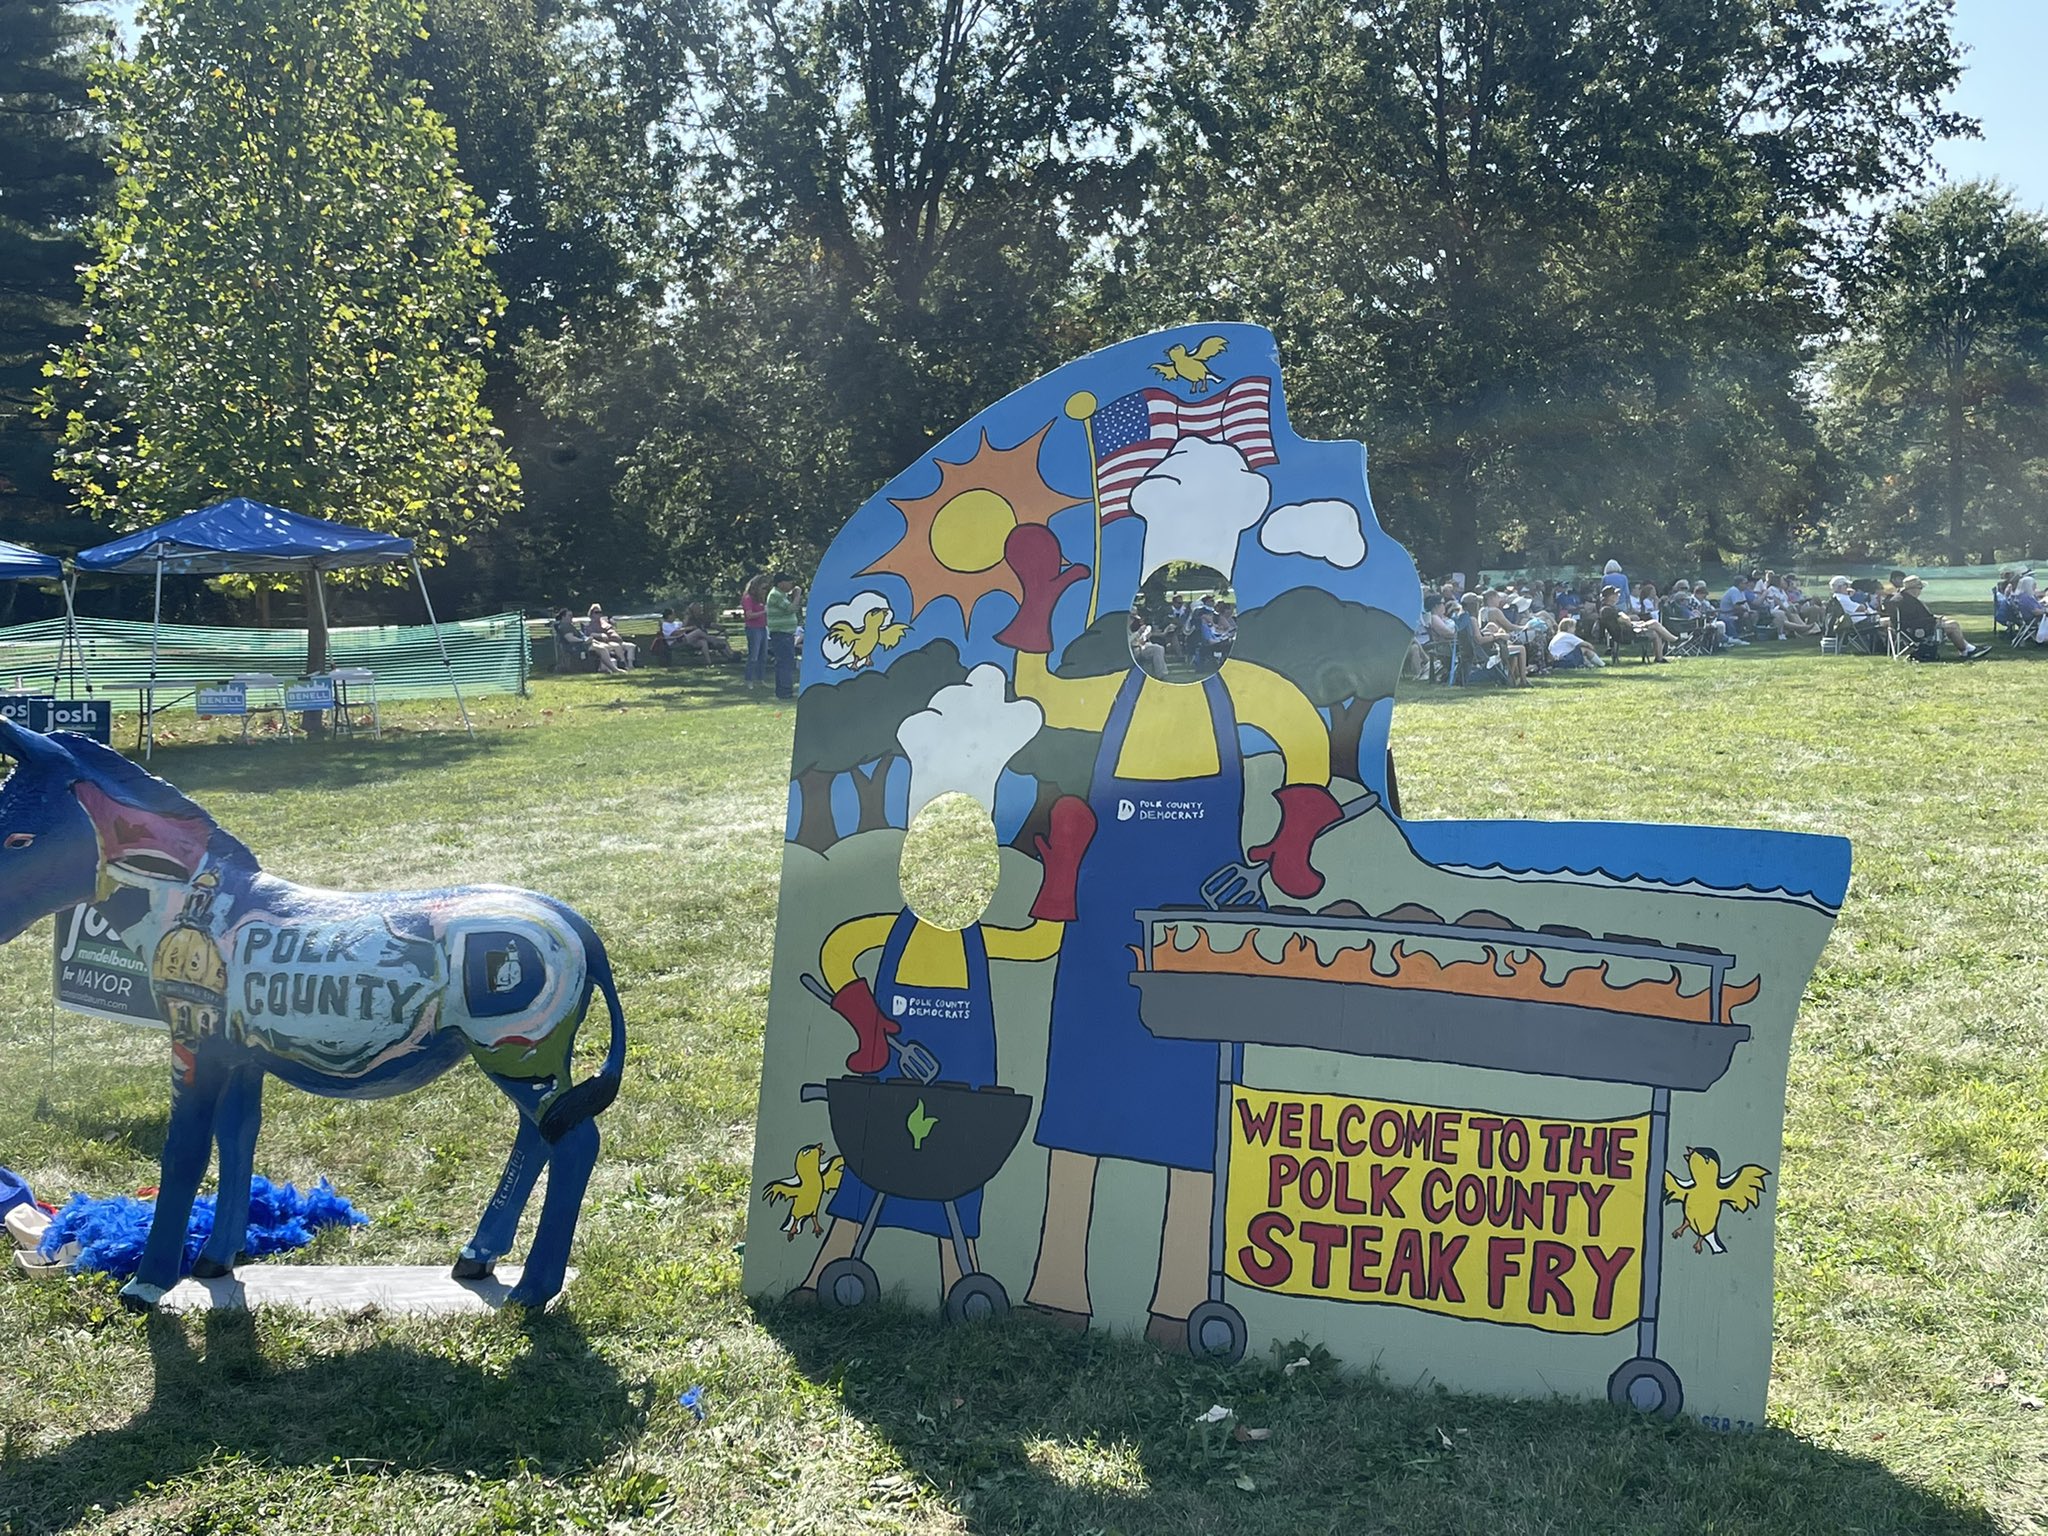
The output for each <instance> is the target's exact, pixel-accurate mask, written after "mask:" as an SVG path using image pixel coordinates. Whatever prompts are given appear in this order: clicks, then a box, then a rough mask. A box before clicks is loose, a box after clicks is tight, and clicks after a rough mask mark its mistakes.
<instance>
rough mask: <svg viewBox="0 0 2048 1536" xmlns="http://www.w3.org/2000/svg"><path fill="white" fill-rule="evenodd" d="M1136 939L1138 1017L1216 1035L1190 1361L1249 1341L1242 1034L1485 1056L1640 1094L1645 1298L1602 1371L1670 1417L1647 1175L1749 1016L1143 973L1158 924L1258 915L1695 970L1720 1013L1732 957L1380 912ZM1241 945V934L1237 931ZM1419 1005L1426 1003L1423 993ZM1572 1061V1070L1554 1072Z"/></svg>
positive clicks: (1656, 1231) (1295, 926) (1659, 1257)
mask: <svg viewBox="0 0 2048 1536" xmlns="http://www.w3.org/2000/svg"><path fill="white" fill-rule="evenodd" d="M1134 916H1135V917H1136V919H1137V921H1138V923H1139V924H1140V926H1141V928H1142V930H1143V935H1144V946H1143V956H1144V959H1143V969H1141V970H1137V971H1133V972H1132V973H1131V984H1132V985H1133V986H1135V987H1137V988H1138V992H1139V1003H1138V1009H1139V1017H1140V1019H1141V1020H1142V1022H1143V1023H1144V1025H1145V1028H1146V1029H1148V1030H1149V1031H1151V1032H1152V1033H1153V1034H1154V1035H1157V1036H1159V1037H1160V1038H1161V1039H1173V1040H1204V1041H1214V1042H1216V1046H1217V1066H1216V1174H1215V1205H1214V1207H1213V1209H1212V1211H1211V1213H1210V1228H1209V1230H1210V1249H1209V1299H1208V1300H1206V1301H1204V1302H1202V1303H1201V1304H1200V1305H1199V1306H1197V1307H1196V1308H1195V1309H1194V1311H1193V1312H1192V1313H1190V1314H1189V1317H1188V1348H1189V1349H1190V1350H1191V1351H1192V1352H1193V1353H1194V1355H1195V1356H1196V1357H1197V1358H1198V1359H1212V1360H1217V1361H1220V1362H1222V1363H1224V1364H1231V1363H1234V1362H1236V1361H1237V1360H1239V1359H1242V1358H1243V1356H1244V1352H1245V1343H1246V1330H1245V1322H1244V1316H1243V1314H1242V1313H1240V1312H1239V1311H1238V1310H1237V1308H1236V1307H1234V1306H1232V1305H1231V1304H1230V1303H1229V1301H1227V1300H1226V1299H1225V1287H1226V1285H1227V1284H1228V1283H1229V1281H1228V1277H1227V1275H1226V1274H1225V1272H1224V1262H1225V1257H1226V1254H1225V1247H1226V1241H1227V1240H1226V1236H1225V1227H1224V1215H1225V1202H1226V1198H1227V1192H1228V1188H1229V1182H1230V1180H1229V1175H1230V1141H1231V1137H1230V1112H1231V1101H1232V1097H1233V1090H1234V1089H1235V1088H1236V1087H1237V1086H1238V1084H1239V1083H1240V1082H1241V1081H1242V1079H1243V1075H1244V1048H1245V1046H1246V1045H1274V1046H1293V1047H1304V1048H1308V1049H1312V1050H1325V1051H1342V1052H1344V1053H1346V1054H1348V1055H1353V1056H1378V1057H1387V1058H1393V1059H1399V1060H1407V1061H1429V1062H1441V1063H1444V1064H1446V1065H1450V1066H1467V1067H1485V1068H1491V1069H1493V1070H1496V1071H1507V1072H1515V1073H1522V1074H1528V1075H1535V1076H1546V1077H1562V1076H1569V1077H1574V1078H1580V1079H1589V1080H1592V1081H1598V1082H1611V1083H1627V1084H1631V1085H1635V1086H1642V1087H1647V1088H1649V1090H1650V1144H1649V1147H1648V1149H1647V1152H1646V1157H1645V1161H1644V1170H1645V1175H1644V1176H1645V1178H1646V1179H1647V1180H1650V1181H1652V1182H1651V1183H1650V1185H1649V1187H1648V1189H1647V1190H1646V1192H1645V1198H1644V1213H1643V1269H1642V1280H1643V1294H1642V1307H1641V1312H1640V1314H1639V1317H1638V1320H1637V1322H1636V1327H1635V1354H1634V1355H1633V1356H1631V1357H1630V1358H1629V1359H1627V1360H1624V1361H1623V1362H1622V1363H1621V1364H1620V1365H1619V1366H1617V1367H1616V1368H1615V1370H1614V1373H1613V1374H1612V1375H1611V1376H1609V1377H1608V1378H1607V1396H1608V1398H1609V1400H1611V1401H1613V1402H1615V1403H1620V1404H1625V1405H1627V1406H1629V1407H1633V1408H1635V1409H1637V1410H1639V1411H1640V1412H1642V1413H1645V1414H1648V1415H1651V1416H1653V1417H1656V1418H1664V1419H1670V1418H1676V1417H1677V1415H1678V1412H1679V1409H1680V1408H1681V1406H1683V1404H1684V1401H1685V1392H1684V1388H1683V1386H1682V1384H1681V1383H1680V1382H1679V1379H1678V1373H1677V1372H1676V1371H1674V1370H1672V1369H1671V1367H1670V1366H1669V1365H1667V1364H1665V1363H1664V1361H1662V1360H1660V1359H1658V1358H1657V1313H1658V1299H1659V1293H1660V1289H1661V1284H1662V1278H1663V1241H1662V1239H1663V1230H1662V1225H1661V1223H1662V1221H1663V1215H1664V1206H1663V1201H1662V1200H1661V1198H1659V1197H1660V1196H1661V1194H1662V1190H1661V1186H1660V1184H1659V1183H1658V1182H1656V1181H1660V1180H1661V1179H1662V1176H1663V1171H1664V1167H1665V1156H1666V1153H1667V1150H1668V1145H1669V1137H1670V1121H1671V1093H1672V1090H1673V1089H1679V1090H1683V1091H1686V1092H1694V1093H1697V1092H1701V1091H1703V1090H1705V1089H1707V1088H1710V1087H1712V1086H1713V1085H1714V1084H1715V1083H1716V1082H1718V1081H1720V1079H1721V1076H1722V1074H1723V1073H1725V1072H1726V1071H1727V1070H1728V1064H1729V1062H1730V1061H1731V1060H1732V1059H1733V1057H1734V1054H1735V1047H1736V1046H1738V1045H1740V1044H1742V1043H1743V1042H1744V1041H1746V1040H1747V1039H1749V1036H1750V1030H1749V1026H1748V1025H1746V1024H1722V1023H1718V1022H1715V1023H1704V1024H1703V1023H1699V1022H1697V1021H1693V1020H1686V1019H1666V1018H1655V1017H1650V1016H1646V1015H1642V1014H1631V1013H1618V1012H1612V1011H1609V1010H1606V1009H1601V1008H1590V1007H1580V1006H1576V1005H1571V1004H1564V1003H1552V1002H1539V1001H1534V1000H1526V999H1520V998H1505V997H1485V996H1474V995H1466V994H1457V993H1445V992H1428V993H1417V992H1413V991H1403V990H1395V989H1389V988H1381V987H1374V986H1371V985H1369V984H1368V985H1358V984H1355V983H1346V982H1331V981H1317V980H1314V979H1311V978H1307V977H1298V976H1284V975H1280V976H1256V975H1241V974H1235V973H1230V972H1218V971H1171V970H1167V971H1159V970H1155V969H1153V933H1154V931H1155V925H1157V924H1163V923H1191V924H1201V925H1214V924H1218V923H1225V924H1229V923H1241V924H1249V925H1256V924H1258V923H1260V922H1262V921H1264V922H1276V921H1277V923H1278V924H1279V925H1280V926H1283V927H1284V928H1286V929H1288V930H1290V931H1294V930H1313V931H1318V932H1323V931H1328V932H1337V933H1347V934H1370V935H1372V936H1374V937H1380V936H1384V937H1386V938H1388V939H1393V940H1398V939H1402V938H1415V939H1451V940H1456V941H1459V942H1464V943H1472V944H1490V945H1492V946H1494V947H1495V948H1496V949H1532V950H1538V951H1542V950H1551V951H1566V952H1576V953H1582V954H1588V955H1594V956H1598V957H1601V958H1612V959H1626V960H1651V961H1659V962H1663V963H1666V964H1671V965H1690V966H1703V967H1706V968H1707V969H1708V971H1709V973H1710V978H1711V979H1710V981H1709V984H1708V986H1709V990H1708V1009H1707V1017H1708V1019H1710V1020H1719V1019H1720V1018H1721V1006H1722V990H1723V982H1724V981H1725V980H1726V977H1727V973H1728V969H1729V967H1730V966H1732V965H1733V964H1734V963H1735V957H1734V956H1732V955H1726V954H1722V953H1720V952H1718V951H1715V950H1709V949H1701V948H1695V947H1693V946H1690V945H1676V946H1673V945H1665V944H1656V943H1652V942H1649V941H1647V940H1642V939H1635V938H1627V937H1623V936H1620V935H1610V936H1608V937H1606V938H1593V937H1591V936H1579V935H1566V934H1555V933H1525V932H1520V931H1517V930H1514V929H1506V928H1467V927H1459V926H1457V925H1454V924H1439V923H1402V922H1388V921H1382V920H1379V919H1374V918H1349V917H1311V916H1305V915H1299V914H1294V913H1289V914H1287V915H1286V916H1284V917H1280V918H1277V919H1275V918H1273V917H1271V916H1268V915H1266V914H1259V913H1252V912H1246V913H1245V914H1244V915H1243V916H1242V917H1237V916H1233V915H1232V914H1229V913H1224V912H1218V911H1216V910H1214V909H1210V908H1183V909H1179V910H1174V909H1165V910H1157V911H1149V912H1139V913H1136V914H1134ZM1244 942H1246V943H1250V942H1251V939H1250V937H1249V936H1247V937H1246V939H1245V941H1244ZM1425 998H1426V1000H1427V1003H1428V1007H1427V1010H1426V1011H1425V1009H1424V1008H1423V1007H1422V1006H1420V1003H1419V1001H1418V1000H1419V999H1425ZM1562 1062H1570V1063H1571V1064H1572V1070H1570V1071H1569V1072H1564V1071H1560V1070H1559V1064H1560V1063H1562Z"/></svg>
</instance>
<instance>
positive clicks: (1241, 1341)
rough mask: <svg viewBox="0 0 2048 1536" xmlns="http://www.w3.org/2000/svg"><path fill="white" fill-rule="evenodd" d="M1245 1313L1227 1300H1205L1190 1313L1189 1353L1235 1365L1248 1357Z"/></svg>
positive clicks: (1220, 1363)
mask: <svg viewBox="0 0 2048 1536" xmlns="http://www.w3.org/2000/svg"><path fill="white" fill-rule="evenodd" d="M1245 1337H1246V1334H1245V1326H1244V1314H1243V1313H1242V1312H1240V1311H1238V1310H1237V1308H1235V1307H1233V1306H1232V1305H1231V1304H1230V1303H1229V1302H1227V1301H1205V1302H1203V1303H1202V1304H1201V1305H1200V1306H1198V1307H1196V1308H1195V1310H1194V1311H1192V1312H1190V1313H1189V1314H1188V1353H1189V1354H1191V1355H1193V1356H1194V1357H1195V1358H1196V1359H1197V1360H1213V1361H1215V1362H1216V1363H1217V1364H1218V1365H1235V1364H1237V1362H1238V1361H1240V1360H1242V1359H1243V1358H1244V1345H1245Z"/></svg>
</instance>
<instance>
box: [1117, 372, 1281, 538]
mask: <svg viewBox="0 0 2048 1536" xmlns="http://www.w3.org/2000/svg"><path fill="white" fill-rule="evenodd" d="M1184 437H1206V438H1208V439H1210V440H1211V441H1221V442H1225V443H1228V444H1230V446H1231V447H1233V448H1235V449H1236V450H1237V451H1238V452H1239V453H1241V454H1243V455H1244V461H1245V463H1247V464H1249V465H1250V466H1251V467H1252V468H1253V469H1259V468H1262V467H1263V466H1265V465H1267V464H1277V463H1279V462H1280V455H1279V454H1277V453H1275V452H1274V451H1273V381H1272V380H1271V379H1265V378H1258V379H1239V380H1238V381H1237V382H1236V383H1234V384H1230V385H1227V386H1225V387H1224V388H1223V389H1221V390H1218V391H1217V392H1216V393H1215V394H1213V395H1210V396H1208V397H1206V398H1205V399H1201V400H1183V399H1181V398H1180V396H1178V395H1174V394H1169V393H1168V392H1167V391H1166V390H1163V389H1141V390H1138V391H1137V392H1136V393H1135V394H1129V395H1125V396H1123V397H1122V398H1121V399H1117V400H1112V401H1110V402H1109V404H1107V405H1105V406H1104V407H1103V408H1102V409H1101V410H1099V411H1097V412H1096V413H1095V492H1096V495H1097V497H1098V498H1099V499H1100V501H1101V504H1102V520H1103V521H1104V522H1105V523H1108V522H1114V521H1115V520H1116V519H1117V518H1119V517H1128V516H1129V515H1130V511H1131V491H1132V490H1133V489H1134V488H1135V487H1136V486H1137V483H1138V482H1139V481H1140V480H1142V479H1144V478H1145V477H1146V476H1147V475H1149V474H1150V473H1151V472H1152V471H1153V469H1154V468H1155V467H1157V465H1158V464H1159V462H1160V460H1162V459H1164V458H1165V457H1166V456H1167V455H1168V454H1169V453H1171V452H1173V445H1174V444H1175V443H1177V442H1179V441H1180V440H1181V439H1182V438H1184Z"/></svg>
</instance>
